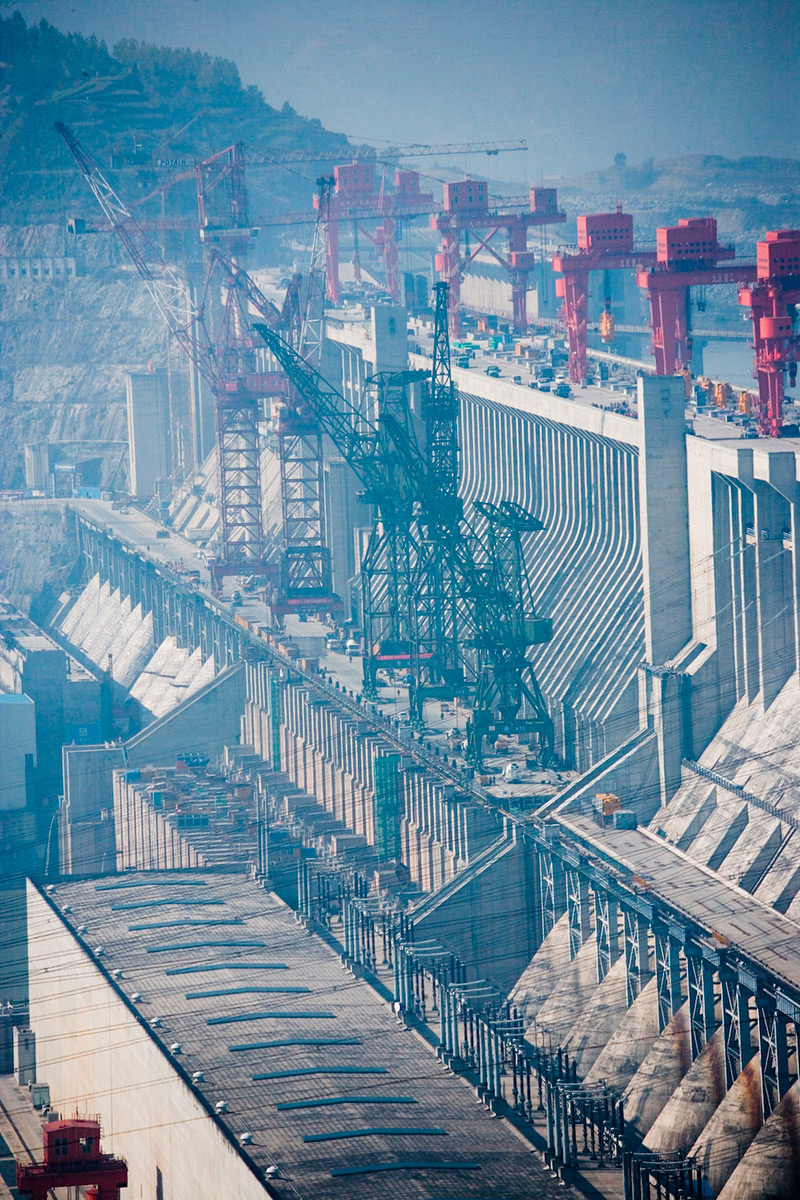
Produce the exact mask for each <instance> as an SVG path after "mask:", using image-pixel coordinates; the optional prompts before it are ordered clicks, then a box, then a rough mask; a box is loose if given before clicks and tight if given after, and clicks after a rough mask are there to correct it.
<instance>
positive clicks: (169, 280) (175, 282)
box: [54, 121, 218, 386]
mask: <svg viewBox="0 0 800 1200" xmlns="http://www.w3.org/2000/svg"><path fill="white" fill-rule="evenodd" d="M54 129H55V130H56V132H57V133H58V134H60V136H61V137H62V138H63V139H64V141H65V142H66V144H67V146H68V147H69V150H70V153H71V154H72V157H73V158H74V159H75V162H76V163H77V164H78V167H79V168H80V171H81V173H82V175H83V177H84V179H85V180H86V182H87V184H88V185H89V187H90V188H91V190H92V192H93V194H94V197H95V199H96V200H97V202H98V204H99V205H100V207H101V208H102V210H103V212H104V213H105V215H106V218H107V220H108V222H109V224H110V226H111V228H112V229H113V231H114V232H115V233H116V234H117V236H118V237H119V239H120V241H121V242H122V244H123V245H124V247H125V249H126V250H127V252H128V255H129V257H130V259H131V260H132V262H133V264H134V266H135V267H136V269H137V271H138V272H139V275H140V276H141V278H142V281H143V282H144V285H145V287H146V288H147V290H148V292H149V293H150V296H151V298H152V300H153V302H154V303H155V305H156V306H157V308H158V310H159V312H160V313H161V315H162V317H163V318H164V321H165V323H166V324H167V326H168V328H169V330H170V332H171V333H172V334H173V336H174V337H175V338H176V340H177V341H178V342H179V343H180V344H181V346H183V348H184V350H185V351H186V353H187V354H188V355H189V356H190V358H192V359H193V360H194V362H195V363H196V364H197V367H198V370H199V371H200V373H201V374H202V375H203V376H204V377H205V379H206V380H207V382H208V383H210V384H211V385H212V386H213V385H214V384H216V383H217V382H218V372H217V370H216V364H215V361H214V355H213V350H212V345H211V339H210V337H209V336H208V330H207V328H206V325H205V323H204V322H203V321H202V314H201V312H200V310H199V309H197V308H196V307H195V305H194V304H193V302H192V299H191V296H190V293H189V289H188V288H187V286H186V284H185V283H184V281H183V280H182V279H181V278H180V276H179V275H178V274H177V273H176V272H175V271H173V269H172V268H171V267H170V266H168V265H167V263H166V262H165V261H164V259H163V257H162V255H161V253H160V252H159V251H158V250H157V249H156V247H155V246H154V245H153V244H152V242H151V241H150V240H149V238H148V237H147V235H146V234H145V233H144V231H143V230H142V228H141V227H140V226H139V225H138V224H137V222H136V220H135V219H134V218H133V217H132V216H131V213H130V211H129V210H128V208H127V206H126V205H125V204H124V203H123V201H122V200H121V199H120V197H119V196H118V195H117V193H116V192H115V191H114V189H113V187H112V186H111V184H110V183H109V181H108V180H107V179H106V177H105V175H104V174H103V172H102V170H101V169H100V165H99V163H98V162H97V161H96V160H95V159H94V158H93V157H92V155H91V154H90V153H89V151H88V150H87V149H86V148H85V147H84V146H83V145H81V143H80V142H79V141H78V139H77V138H76V137H75V135H74V134H73V132H72V130H71V129H69V128H67V126H66V125H64V124H63V123H62V122H61V121H57V122H56V123H55V125H54ZM193 330H197V333H195V332H193Z"/></svg>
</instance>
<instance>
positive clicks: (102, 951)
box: [94, 946, 106, 958]
mask: <svg viewBox="0 0 800 1200" xmlns="http://www.w3.org/2000/svg"><path fill="white" fill-rule="evenodd" d="M94 952H95V954H96V956H97V957H98V958H102V957H103V955H104V954H105V952H106V948H105V946H95V948H94Z"/></svg>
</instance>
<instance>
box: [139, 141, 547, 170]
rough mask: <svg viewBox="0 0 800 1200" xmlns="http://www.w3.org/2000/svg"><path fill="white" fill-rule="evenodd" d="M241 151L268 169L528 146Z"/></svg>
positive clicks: (160, 162)
mask: <svg viewBox="0 0 800 1200" xmlns="http://www.w3.org/2000/svg"><path fill="white" fill-rule="evenodd" d="M242 149H243V154H244V161H245V162H246V164H247V165H248V166H265V167H269V166H281V165H282V164H283V163H322V162H342V161H343V160H345V159H347V160H348V161H350V162H356V161H358V162H364V161H365V160H366V161H377V162H382V161H383V160H384V159H388V160H392V159H395V158H435V157H437V156H438V155H443V154H444V155H447V154H488V155H490V156H491V157H494V156H495V155H497V154H501V153H502V154H506V153H513V152H515V151H521V150H527V149H528V143H527V141H526V140H525V139H524V138H520V139H518V140H516V141H505V142H435V143H433V144H430V143H423V142H409V143H407V144H406V145H401V146H386V147H385V148H384V149H376V148H375V147H374V146H361V147H355V146H345V147H343V148H342V149H341V150H317V151H308V150H280V151H274V150H262V149H260V148H259V147H258V146H243V147H242ZM227 152H228V148H226V149H225V150H221V151H220V152H219V154H218V155H215V156H214V157H215V158H217V157H219V156H220V155H222V154H226V153H227ZM205 161H210V160H205ZM200 165H201V163H200V162H199V161H196V160H195V159H192V158H159V159H157V161H156V166H157V167H189V168H194V167H197V166H200ZM190 174H191V173H190V172H189V173H187V174H186V175H184V176H183V177H182V178H184V179H188V178H190Z"/></svg>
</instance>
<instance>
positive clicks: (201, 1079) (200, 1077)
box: [192, 1071, 206, 1083]
mask: <svg viewBox="0 0 800 1200" xmlns="http://www.w3.org/2000/svg"><path fill="white" fill-rule="evenodd" d="M205 1079H206V1077H205V1075H204V1074H203V1072H202V1071H192V1083H205Z"/></svg>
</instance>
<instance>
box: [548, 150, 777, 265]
mask: <svg viewBox="0 0 800 1200" xmlns="http://www.w3.org/2000/svg"><path fill="white" fill-rule="evenodd" d="M558 188H559V198H560V199H561V200H562V201H563V203H564V205H565V207H566V208H567V211H568V212H569V213H570V214H571V215H572V214H577V213H580V212H605V211H609V210H612V209H613V208H614V206H615V205H616V204H617V203H621V204H622V205H623V207H624V208H625V210H626V212H631V213H633V215H634V217H635V218H636V228H637V233H638V234H639V236H640V238H641V239H642V240H644V239H649V238H653V237H654V236H655V230H656V227H657V226H658V225H664V224H670V223H673V222H675V221H677V220H678V219H679V218H680V217H690V216H703V215H705V214H706V213H712V214H713V215H714V216H716V218H717V221H718V223H719V228H720V234H721V235H722V236H725V237H728V238H733V239H734V240H735V241H736V243H737V246H738V248H739V252H740V253H741V254H743V255H746V254H750V253H752V252H753V250H754V246H755V243H756V241H757V240H758V239H759V238H760V237H763V235H764V233H765V231H766V230H768V229H785V228H796V227H797V225H798V223H799V222H800V161H799V160H797V159H783V158H781V159H778V158H738V159H731V158H722V157H720V156H719V155H687V156H685V157H681V158H673V159H665V160H664V161H663V162H657V163H656V162H653V161H652V159H650V160H648V161H646V162H645V163H643V164H641V165H639V166H631V165H629V164H628V162H627V160H626V159H625V156H624V155H618V156H617V162H616V163H615V164H614V165H611V166H609V167H608V168H607V169H606V170H604V171H593V172H591V173H589V174H586V175H581V176H577V177H574V178H570V179H562V180H559V181H558Z"/></svg>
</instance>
